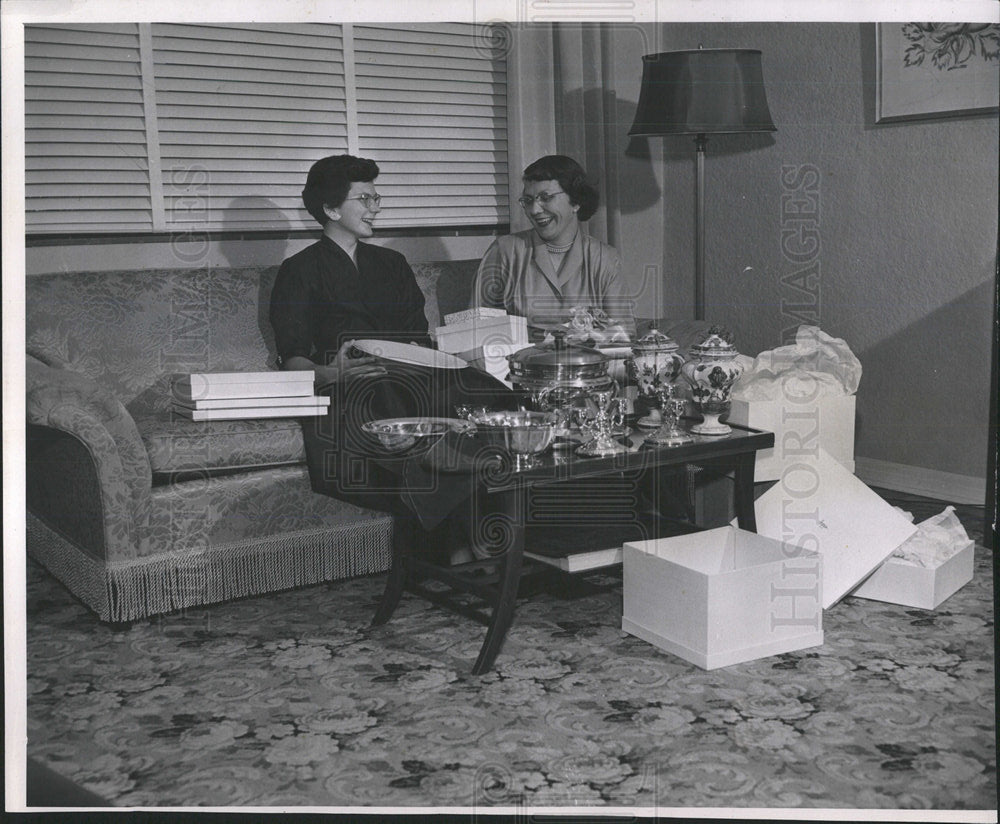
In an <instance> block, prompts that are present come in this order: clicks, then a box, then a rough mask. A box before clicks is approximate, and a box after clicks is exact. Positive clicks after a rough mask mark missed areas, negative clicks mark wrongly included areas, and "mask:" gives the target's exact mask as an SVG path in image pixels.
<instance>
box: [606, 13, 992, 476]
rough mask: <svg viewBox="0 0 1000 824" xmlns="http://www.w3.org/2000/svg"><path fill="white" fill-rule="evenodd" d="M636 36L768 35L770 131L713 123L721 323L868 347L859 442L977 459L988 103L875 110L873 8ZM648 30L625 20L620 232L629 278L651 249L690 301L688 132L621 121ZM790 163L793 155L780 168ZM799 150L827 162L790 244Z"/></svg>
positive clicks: (988, 222)
mask: <svg viewBox="0 0 1000 824" xmlns="http://www.w3.org/2000/svg"><path fill="white" fill-rule="evenodd" d="M643 36H644V37H645V38H646V39H647V40H648V42H649V43H650V44H651V45H652V46H654V47H655V48H654V50H657V51H669V50H673V49H688V48H697V47H698V46H699V45H703V46H704V47H705V48H712V47H715V48H757V49H760V50H761V51H762V52H763V69H764V78H765V82H766V85H767V95H768V102H769V104H770V109H771V114H772V116H773V118H774V122H775V125H776V126H777V127H778V131H777V132H776V133H774V134H773V135H767V136H765V135H755V136H722V137H717V138H712V139H710V142H709V147H708V157H707V162H706V191H707V206H706V224H707V229H706V231H707V256H706V257H707V261H706V272H707V289H706V292H707V295H706V303H707V313H706V314H707V317H708V318H709V319H710V320H714V321H718V322H720V323H722V324H725V325H727V326H729V327H730V328H731V329H732V330H733V332H734V333H735V336H736V342H737V346H738V347H739V348H740V350H741V351H743V352H744V353H747V354H756V353H758V352H760V351H762V350H765V349H771V348H773V347H775V346H777V345H780V344H781V343H783V342H785V341H787V340H788V338H789V335H793V334H794V330H795V328H796V327H797V325H798V323H799V320H800V319H805V320H806V321H808V322H813V323H815V324H817V325H819V326H820V328H822V329H823V330H824V331H826V332H828V333H829V334H831V335H834V336H836V337H840V338H843V339H844V340H845V341H846V342H847V343H848V344H849V345H850V347H851V348H852V350H853V351H854V352H855V354H856V355H857V356H858V358H859V359H860V360H861V363H862V365H863V367H864V376H863V378H862V381H861V387H860V389H859V392H858V419H857V436H856V446H855V453H856V456H857V457H859V458H860V459H866V460H868V461H869V462H871V461H875V462H889V463H892V464H902V465H907V466H910V467H917V468H926V469H928V470H932V471H936V472H939V473H953V474H955V475H960V476H968V477H972V478H976V479H984V478H985V475H986V450H987V421H988V414H989V363H990V341H991V320H992V315H993V306H992V294H993V282H994V267H995V265H996V254H997V174H998V172H997V141H998V130H997V118H996V116H995V115H994V116H986V117H982V116H980V117H965V118H951V119H939V120H928V121H922V122H905V123H897V124H889V125H886V124H875V123H874V105H875V104H874V90H875V68H874V45H875V43H874V25H873V24H824V23H809V24H794V23H754V24H683V25H664V26H661V27H658V28H654V27H645V28H644V35H643ZM636 41H637V35H636V32H635V31H634V30H632V29H622V30H620V31H618V32H617V33H616V34H615V38H614V44H615V55H614V60H615V77H616V85H615V89H614V94H615V96H616V98H617V111H618V112H619V113H620V114H619V123H618V130H617V134H618V145H619V149H620V151H621V153H622V154H623V155H624V156H625V158H626V160H625V162H623V164H622V165H621V166H620V173H621V175H622V177H621V179H620V181H619V186H618V191H619V192H620V193H621V198H622V201H621V203H620V209H621V211H622V227H623V228H622V238H621V242H620V247H621V251H622V254H623V256H624V258H625V259H626V261H628V268H629V277H630V279H631V281H632V283H633V286H634V287H635V288H636V289H637V290H640V289H642V287H643V284H642V271H643V269H644V268H645V267H647V266H648V265H649V264H660V265H662V266H663V267H664V269H665V279H664V283H663V284H662V299H661V306H662V308H663V310H664V313H665V314H667V315H670V316H682V317H689V316H690V312H691V306H692V303H693V297H692V293H693V288H692V286H691V283H692V282H693V269H694V240H693V237H694V235H693V232H694V228H693V213H694V191H695V189H694V186H695V180H694V170H695V162H694V156H695V155H694V146H693V143H692V141H691V139H690V138H686V137H676V138H674V137H669V138H640V139H633V140H630V139H629V138H628V137H627V132H628V129H629V127H630V125H631V120H632V116H633V115H634V112H635V104H636V101H637V100H638V91H639V81H640V77H641V71H642V70H641V61H640V58H639V55H640V54H641V52H639V51H636V48H635V44H636ZM785 166H790V167H793V168H796V169H798V171H797V172H789V173H786V177H785V180H784V181H783V178H782V175H783V172H782V169H783V167H785ZM807 166H812V167H815V169H816V170H817V177H816V181H815V182H816V185H817V189H818V191H817V192H816V201H817V206H818V212H817V215H816V220H817V228H818V245H816V246H815V249H810V248H809V243H810V242H811V239H810V238H802V242H800V243H799V244H798V245H799V251H800V252H802V253H803V254H802V262H798V263H797V262H795V261H794V260H791V259H789V257H788V256H787V254H786V251H787V245H786V250H785V251H783V248H782V234H781V233H782V229H783V228H785V229H789V228H793V227H794V226H796V225H799V224H795V223H792V222H790V221H789V220H788V219H787V218H786V219H785V220H784V222H783V220H782V211H781V209H782V200H781V197H782V193H783V190H784V191H787V190H789V189H790V188H795V186H794V185H790V184H796V183H801V184H805V183H807V182H808V181H807V179H806V176H807V171H805V170H804V167H807ZM796 177H798V179H796ZM653 192H655V193H658V198H657V200H656V201H655V202H650V194H651V193H653ZM793 251H794V250H793ZM809 266H814V267H815V270H814V271H813V272H812V274H811V275H810V276H808V277H805V276H800V273H801V272H802V271H803V270H805V269H806V268H807V267H809ZM800 287H805V288H804V289H803V288H800ZM643 294H646V295H652V294H654V290H652V289H651V288H650V287H649V286H648V285H647V286H646V287H645V291H644V292H643ZM795 305H798V306H799V309H798V310H795V309H794V308H793V307H794V306H795ZM796 315H798V316H799V317H798V318H797V317H796Z"/></svg>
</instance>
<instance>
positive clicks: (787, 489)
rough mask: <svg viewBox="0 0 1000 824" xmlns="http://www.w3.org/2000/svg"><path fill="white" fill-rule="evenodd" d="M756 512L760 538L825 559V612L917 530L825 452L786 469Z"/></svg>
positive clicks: (756, 507) (761, 499)
mask: <svg viewBox="0 0 1000 824" xmlns="http://www.w3.org/2000/svg"><path fill="white" fill-rule="evenodd" d="M755 511H756V516H757V532H758V534H760V535H765V536H767V537H769V538H774V539H775V540H778V541H784V542H785V543H788V544H792V545H793V546H800V547H802V548H804V549H810V550H816V551H818V552H819V553H820V555H822V556H823V599H822V601H823V608H824V609H828V608H829V607H830V606H832V605H833V604H835V603H836V602H837V601H839V600H840V599H841V598H842V597H844V595H846V594H847V593H848V592H850V591H851V590H853V589H854V588H855V587H856V586H857V585H858V583H860V582H861V581H862V580H863V579H864V578H866V577H867V576H868V575H870V574H871V572H872V571H873V570H874V569H875V568H876V567H878V566H879V564H881V563H882V562H883V561H884V560H885V559H886V558H888V557H889V556H890V555H891V554H892V553H893V551H894V550H895V549H896V547H898V546H899V545H900V544H902V543H903V542H904V541H905V540H906V539H907V538H909V537H910V536H911V535H912V534H913V533H914V532H916V530H917V528H916V526H915V525H914V524H912V523H911V522H910V521H908V520H907V519H906V517H905V516H904V515H902V514H901V513H900V512H899V511H898V510H896V509H895V508H894V507H893V506H892V505H891V504H889V503H887V502H886V501H884V500H883V499H882V498H880V497H879V496H878V495H876V494H875V493H874V492H872V490H870V489H869V488H868V487H867V486H865V484H864V483H862V482H861V481H859V480H858V479H857V478H855V477H854V475H852V474H851V473H850V472H849V471H848V470H847V469H845V468H844V467H843V466H841V464H839V463H838V462H837V461H836V460H834V459H833V458H832V457H831V456H830V455H829V454H827V453H826V452H825V451H824V450H823V449H821V448H817V449H816V451H815V453H812V454H811V455H809V456H804V457H802V459H801V460H799V461H798V462H796V463H795V464H793V465H791V466H789V467H786V468H785V470H784V471H783V472H782V475H781V479H780V480H779V481H778V482H777V483H776V484H775V485H774V486H772V487H771V488H770V489H769V490H768V491H767V492H765V493H764V494H763V495H762V496H761V497H760V498H758V499H757V502H756V504H755ZM734 523H735V521H734Z"/></svg>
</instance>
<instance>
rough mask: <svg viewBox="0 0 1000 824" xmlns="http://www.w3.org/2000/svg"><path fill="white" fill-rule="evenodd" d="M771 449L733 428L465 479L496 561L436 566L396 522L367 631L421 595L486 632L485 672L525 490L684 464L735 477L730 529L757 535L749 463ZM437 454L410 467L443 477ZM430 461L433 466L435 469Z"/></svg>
mask: <svg viewBox="0 0 1000 824" xmlns="http://www.w3.org/2000/svg"><path fill="white" fill-rule="evenodd" d="M448 437H451V436H448ZM454 437H456V438H458V437H460V436H454ZM466 437H468V436H466ZM772 446H774V434H773V433H771V432H764V431H761V430H757V429H750V428H747V427H742V426H732V432H731V433H730V434H729V435H725V436H716V437H705V436H695V440H694V441H693V442H692V443H687V444H682V445H680V446H661V447H657V446H643V447H641V448H639V449H638V450H636V451H630V452H626V453H623V454H620V455H615V456H611V457H603V458H589V457H580V456H578V455H575V454H574V453H568V454H567V453H563V452H556V451H550V452H548V453H546V454H543V455H542V456H540V457H539V459H538V461H537V465H535V466H533V467H531V468H527V469H522V470H514V469H513V468H512V467H510V466H509V465H508V466H506V467H505V468H501V469H499V470H497V471H486V472H479V473H476V474H475V475H469V483H470V485H472V484H477V485H478V490H477V494H476V495H475V496H474V497H475V499H476V500H477V501H478V502H480V503H477V507H478V508H479V509H481V510H483V511H487V510H488V511H489V512H490V517H491V519H492V523H491V525H490V528H491V530H492V533H493V534H495V535H499V536H500V537H502V541H500V542H499V544H498V546H497V551H496V553H495V555H493V556H491V557H490V558H487V559H485V560H477V561H472V562H469V563H466V564H458V565H455V566H445V565H442V564H439V563H435V562H434V561H433V560H431V559H429V558H428V557H427V553H426V552H424V551H422V550H423V549H425V547H424V546H422V544H423V543H424V542H425V539H426V534H425V533H423V530H422V529H421V528H420V527H419V525H417V523H416V522H415V521H414V519H400V518H397V519H396V526H395V528H394V532H393V548H392V567H391V568H390V570H389V575H388V578H387V580H386V585H385V591H384V592H383V594H382V599H381V601H380V603H379V605H378V608H377V609H376V612H375V616H374V617H373V619H372V625H373V626H376V625H380V624H384V623H385V622H386V621H388V620H389V618H390V617H391V616H392V614H393V612H394V611H395V610H396V607H397V606H398V604H399V601H400V599H401V597H402V595H403V592H404V591H410V592H413V593H415V594H418V595H421V596H423V597H425V598H427V599H429V600H431V601H433V602H436V603H440V604H442V605H444V606H447V607H449V608H451V609H453V610H455V611H457V612H459V613H460V614H463V615H466V616H468V617H471V618H474V619H475V620H478V621H481V622H482V623H485V624H486V625H487V630H486V638H485V640H484V641H483V645H482V648H481V649H480V651H479V656H478V658H477V659H476V662H475V664H474V665H473V668H472V672H473V674H474V675H481V674H483V673H484V672H487V671H488V670H490V669H492V667H493V663H494V661H495V660H496V657H497V654H498V653H499V652H500V649H501V647H502V646H503V641H504V637H505V636H506V634H507V630H508V628H509V627H510V625H511V622H512V620H513V617H514V612H515V605H516V599H517V594H518V588H519V584H520V581H521V577H522V572H523V571H524V568H525V559H524V551H525V531H526V527H527V525H528V524H527V521H528V493H529V490H532V489H537V488H539V487H542V486H546V485H554V484H559V483H562V482H565V481H567V480H579V479H585V478H599V477H602V476H608V475H612V474H618V473H631V472H638V473H646V472H650V471H654V470H658V469H659V468H662V467H671V466H680V465H686V464H693V465H696V466H703V467H710V468H713V469H717V470H721V471H732V472H733V473H734V478H735V486H734V510H735V513H736V518H737V523H738V524H739V526H740V527H741V528H742V529H745V530H748V531H751V532H756V531H757V526H756V519H755V517H754V497H753V479H754V464H755V460H756V454H757V450H759V449H769V448H770V447H772ZM441 454H443V453H442V452H440V451H437V452H433V453H428V454H427V455H425V456H424V457H423V458H413V459H412V460H421V461H422V462H423V463H424V465H425V466H426V467H428V468H430V469H439V470H441V471H444V472H447V471H449V469H450V468H449V467H448V466H443V465H440V461H441V458H440V456H441ZM435 461H437V463H438V465H437V466H435V465H434V464H435ZM698 528H700V527H699V526H698V525H692V526H691V529H698ZM651 537H656V536H651ZM425 579H431V580H433V581H436V582H438V583H439V584H445V585H447V588H448V589H449V590H450V592H451V593H461V594H472V595H474V596H477V597H478V598H480V599H481V600H482V601H483V602H484V603H485V604H486V607H487V608H488V611H487V612H485V613H484V612H483V610H482V609H479V608H476V607H473V606H470V605H469V604H468V603H466V602H465V601H463V600H458V601H456V600H455V599H454V598H452V597H450V595H449V594H448V592H447V591H446V592H442V591H441V590H440V589H427V588H426V587H423V586H422V585H421V583H420V582H421V581H422V580H425Z"/></svg>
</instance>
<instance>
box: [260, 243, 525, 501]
mask: <svg viewBox="0 0 1000 824" xmlns="http://www.w3.org/2000/svg"><path fill="white" fill-rule="evenodd" d="M356 256H357V261H358V264H357V266H356V267H355V265H354V261H352V260H351V258H350V256H349V255H348V254H347V253H346V252H345V251H344V250H343V249H341V248H340V246H338V245H337V244H336V243H335V242H334V241H332V240H330V239H329V238H328V237H326V236H325V235H324V237H323V238H322V239H321V240H319V241H318V242H317V243H314V244H313V245H312V246H309V247H308V248H306V249H303V250H302V251H301V252H299V253H298V254H296V255H293V256H292V257H290V258H288V259H287V260H285V262H284V263H283V264H282V265H281V268H280V269H279V271H278V276H277V278H276V280H275V283H274V289H273V291H272V293H271V307H270V320H271V326H272V328H273V329H274V337H275V343H276V345H277V350H278V357H279V359H280V361H287V360H288V359H289V358H291V357H293V356H296V355H298V356H302V357H306V358H309V359H310V360H311V361H313V362H314V363H317V364H328V363H330V362H331V361H332V360H333V359H334V357H335V356H336V354H337V352H338V350H339V349H340V347H341V345H342V344H343V343H344V342H346V341H349V340H359V339H364V338H375V339H379V340H393V341H400V342H403V343H410V342H414V343H421V344H429V343H430V337H429V336H428V333H427V320H426V318H425V316H424V297H423V293H422V292H421V291H420V287H419V286H418V285H417V282H416V278H415V277H414V275H413V270H412V269H411V268H410V265H409V264H408V263H407V261H406V258H405V257H403V255H401V254H399V252H395V251H393V250H391V249H384V248H382V247H379V246H373V245H370V244H366V243H359V244H358V245H357V251H356ZM382 365H383V366H384V367H385V368H386V370H387V375H385V376H383V377H378V378H363V379H359V380H355V381H351V382H350V383H337V384H334V385H332V386H329V387H324V388H322V389H321V390H320V391H322V392H323V393H324V394H329V395H330V396H331V398H332V400H331V403H330V414H329V415H327V416H324V417H316V418H303V419H302V434H303V439H304V441H305V448H306V463H307V465H308V467H309V479H310V483H311V485H312V488H313V490H314V491H316V492H319V493H322V494H325V495H330V496H333V497H336V498H340V499H342V500H346V501H349V502H351V503H355V504H358V505H360V506H365V507H368V508H372V509H381V510H384V511H389V512H396V513H397V514H399V513H400V512H401V507H402V504H401V499H400V496H399V493H400V492H401V491H402V490H401V489H400V483H401V482H400V479H399V476H398V475H396V474H395V473H390V472H387V471H386V470H385V469H384V468H383V467H381V466H379V465H378V464H377V463H376V462H375V461H374V460H373V458H377V457H379V456H378V455H377V453H376V451H374V450H373V449H372V446H373V445H372V442H371V441H370V440H369V438H368V436H367V435H365V434H364V433H363V432H362V431H361V428H360V427H361V425H362V424H363V423H365V422H366V421H369V420H375V419H379V418H394V417H407V416H434V417H454V416H455V411H454V407H455V405H456V404H458V403H475V404H479V405H496V404H500V405H505V404H506V402H507V401H506V397H507V395H508V394H509V393H508V390H507V388H506V387H505V386H504V385H503V384H502V383H500V382H499V381H497V380H495V379H494V378H493V377H492V376H490V375H489V374H487V373H485V372H482V371H480V370H478V369H474V368H472V367H468V368H466V369H454V370H452V369H432V368H428V367H422V366H412V365H406V364H401V363H397V362H395V361H388V360H386V361H383V362H382ZM452 495H453V496H454V495H455V492H454V491H453V492H452ZM413 501H414V499H413V496H407V502H408V503H409V504H410V506H411V507H413V506H414V502H413ZM455 503H457V501H455ZM449 504H450V501H449ZM417 505H418V506H419V503H418V504H417ZM435 506H436V507H437V508H440V506H441V502H440V501H436V502H435Z"/></svg>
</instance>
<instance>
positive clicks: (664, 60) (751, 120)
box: [629, 49, 777, 320]
mask: <svg viewBox="0 0 1000 824" xmlns="http://www.w3.org/2000/svg"><path fill="white" fill-rule="evenodd" d="M776 130H777V129H776V128H775V125H774V123H772V122H771V112H770V111H769V110H768V108H767V97H766V95H765V94H764V77H763V73H762V72H761V67H760V51H758V50H757V49H688V50H685V51H674V52H662V53H660V54H647V55H644V56H643V58H642V88H641V90H640V91H639V107H638V109H637V110H636V113H635V122H634V123H633V124H632V128H631V129H629V135H630V136H652V135H668V134H693V135H695V141H694V142H695V147H696V150H697V189H696V193H695V241H696V246H695V280H694V311H695V319H696V320H704V319H705V147H706V146H707V144H708V135H710V134H733V133H738V132H773V131H776Z"/></svg>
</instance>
